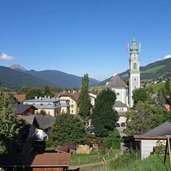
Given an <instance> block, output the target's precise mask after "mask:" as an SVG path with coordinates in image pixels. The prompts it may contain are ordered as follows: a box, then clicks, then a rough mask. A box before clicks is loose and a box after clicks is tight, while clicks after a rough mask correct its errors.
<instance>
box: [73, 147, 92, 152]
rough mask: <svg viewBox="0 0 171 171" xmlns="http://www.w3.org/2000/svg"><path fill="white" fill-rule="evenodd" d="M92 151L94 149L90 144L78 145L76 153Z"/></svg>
mask: <svg viewBox="0 0 171 171" xmlns="http://www.w3.org/2000/svg"><path fill="white" fill-rule="evenodd" d="M91 151H92V147H90V146H89V145H78V147H77V151H76V153H77V154H90V152H91Z"/></svg>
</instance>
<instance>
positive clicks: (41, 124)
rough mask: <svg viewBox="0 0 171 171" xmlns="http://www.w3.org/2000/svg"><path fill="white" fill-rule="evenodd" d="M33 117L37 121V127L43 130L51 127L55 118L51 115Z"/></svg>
mask: <svg viewBox="0 0 171 171" xmlns="http://www.w3.org/2000/svg"><path fill="white" fill-rule="evenodd" d="M35 119H36V121H37V124H38V128H40V129H43V130H45V129H47V128H49V127H51V126H52V125H53V124H54V122H55V118H54V117H53V116H51V115H35Z"/></svg>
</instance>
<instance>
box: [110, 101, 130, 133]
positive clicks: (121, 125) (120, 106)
mask: <svg viewBox="0 0 171 171" xmlns="http://www.w3.org/2000/svg"><path fill="white" fill-rule="evenodd" d="M113 108H114V109H115V110H116V111H117V112H118V116H119V119H118V121H117V127H116V128H117V129H118V130H119V131H120V133H123V131H124V129H125V128H126V117H125V113H126V112H127V111H128V107H127V106H126V104H124V103H122V102H120V101H116V102H115V104H114V105H113Z"/></svg>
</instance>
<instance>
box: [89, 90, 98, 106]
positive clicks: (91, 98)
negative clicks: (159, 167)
mask: <svg viewBox="0 0 171 171" xmlns="http://www.w3.org/2000/svg"><path fill="white" fill-rule="evenodd" d="M89 98H90V104H91V105H92V106H93V107H94V105H95V101H96V98H97V95H95V94H93V93H89Z"/></svg>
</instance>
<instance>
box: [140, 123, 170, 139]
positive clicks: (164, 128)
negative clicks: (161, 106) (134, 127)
mask: <svg viewBox="0 0 171 171" xmlns="http://www.w3.org/2000/svg"><path fill="white" fill-rule="evenodd" d="M166 135H171V123H169V122H167V121H166V122H164V123H163V124H161V125H159V126H157V127H156V128H154V129H152V130H150V131H148V132H146V133H145V134H143V136H149V137H157V136H166Z"/></svg>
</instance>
